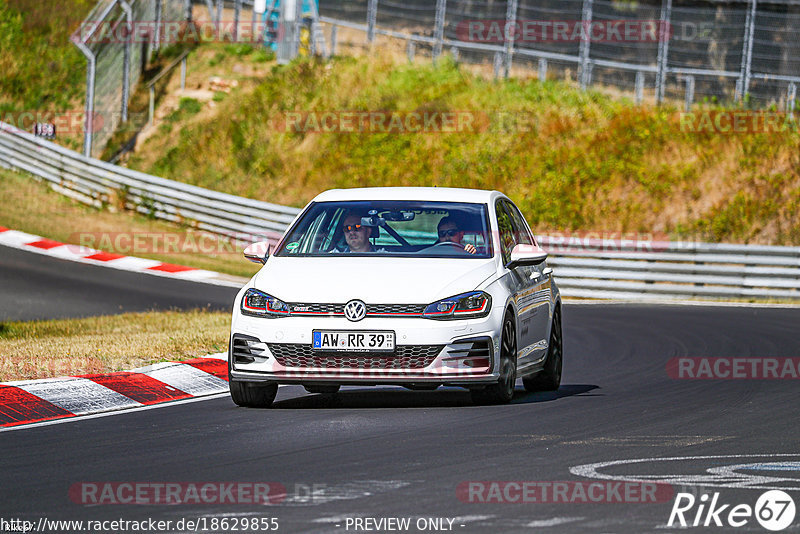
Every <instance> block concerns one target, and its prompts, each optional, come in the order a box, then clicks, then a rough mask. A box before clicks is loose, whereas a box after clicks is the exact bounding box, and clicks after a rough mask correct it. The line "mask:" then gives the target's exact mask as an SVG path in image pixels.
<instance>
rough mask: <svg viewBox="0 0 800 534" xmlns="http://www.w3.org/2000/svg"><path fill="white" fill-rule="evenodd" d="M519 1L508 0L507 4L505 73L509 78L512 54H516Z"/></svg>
mask: <svg viewBox="0 0 800 534" xmlns="http://www.w3.org/2000/svg"><path fill="white" fill-rule="evenodd" d="M518 4H519V1H518V0H508V5H507V6H506V25H505V27H504V30H505V31H504V32H503V34H504V35H503V37H504V40H505V50H504V52H505V65H504V68H503V75H504V76H505V77H506V78H508V75H509V73H510V72H511V61H512V56H513V55H514V41H515V40H516V37H517V7H518ZM509 30H511V36H510V38H509V35H508V32H509Z"/></svg>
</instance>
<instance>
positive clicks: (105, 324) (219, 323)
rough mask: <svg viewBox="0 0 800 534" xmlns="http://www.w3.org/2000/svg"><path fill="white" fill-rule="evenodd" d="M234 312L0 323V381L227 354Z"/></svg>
mask: <svg viewBox="0 0 800 534" xmlns="http://www.w3.org/2000/svg"><path fill="white" fill-rule="evenodd" d="M229 329H230V314H229V313H225V312H209V311H205V310H196V311H190V312H177V311H168V312H148V313H127V314H122V315H110V316H102V317H89V318H86V319H59V320H53V321H31V322H7V323H0V354H2V355H3V357H2V360H0V381H8V380H28V379H37V378H50V377H55V376H67V375H82V374H90V373H106V372H112V371H121V370H125V369H131V368H134V367H140V366H142V365H148V364H151V363H156V362H161V361H174V360H181V359H187V358H194V357H197V356H201V355H205V354H211V353H216V352H224V351H225V350H227V343H228V342H227V340H228V334H229Z"/></svg>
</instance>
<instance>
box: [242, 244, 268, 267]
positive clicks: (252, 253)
mask: <svg viewBox="0 0 800 534" xmlns="http://www.w3.org/2000/svg"><path fill="white" fill-rule="evenodd" d="M270 247H271V245H270V244H269V242H268V241H259V242H258V243H253V244H252V245H248V246H247V248H246V249H244V257H245V258H247V259H248V260H250V261H252V262H253V263H260V264H262V265H263V264H265V263H267V258H269V249H270Z"/></svg>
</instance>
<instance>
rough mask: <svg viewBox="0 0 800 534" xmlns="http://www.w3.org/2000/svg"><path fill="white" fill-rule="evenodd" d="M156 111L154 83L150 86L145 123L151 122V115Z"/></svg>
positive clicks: (150, 123)
mask: <svg viewBox="0 0 800 534" xmlns="http://www.w3.org/2000/svg"><path fill="white" fill-rule="evenodd" d="M155 112H156V88H155V86H154V85H151V86H150V106H149V107H148V108H147V124H149V125H152V124H153V116H154V115H155Z"/></svg>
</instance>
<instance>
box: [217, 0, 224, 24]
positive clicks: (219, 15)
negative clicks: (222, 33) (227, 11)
mask: <svg viewBox="0 0 800 534" xmlns="http://www.w3.org/2000/svg"><path fill="white" fill-rule="evenodd" d="M224 4H225V0H217V24H222V8H223V7H225V6H224ZM217 31H219V29H218V30H217Z"/></svg>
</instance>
